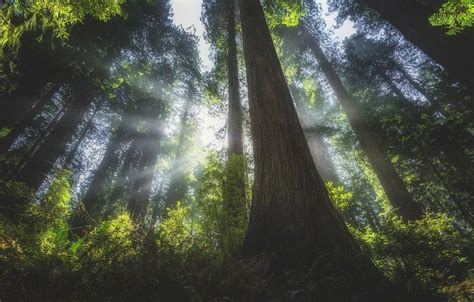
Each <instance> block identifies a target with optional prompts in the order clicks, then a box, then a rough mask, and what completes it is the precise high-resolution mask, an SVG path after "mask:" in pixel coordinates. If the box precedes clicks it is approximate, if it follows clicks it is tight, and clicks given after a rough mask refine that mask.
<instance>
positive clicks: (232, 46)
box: [223, 0, 247, 257]
mask: <svg viewBox="0 0 474 302" xmlns="http://www.w3.org/2000/svg"><path fill="white" fill-rule="evenodd" d="M226 1H227V51H228V53H227V75H228V85H229V90H228V94H229V112H228V116H229V117H228V122H227V123H228V125H227V136H228V138H227V139H228V147H227V163H226V167H225V181H224V187H223V197H224V211H225V217H226V219H225V222H224V224H223V233H224V235H223V238H224V251H225V253H226V257H229V256H231V255H233V254H236V253H237V252H239V251H240V249H241V244H242V240H243V236H244V232H245V225H246V223H247V218H246V216H247V208H246V196H245V160H244V151H243V129H242V108H241V103H240V92H239V86H240V85H239V70H238V61H237V60H238V59H237V42H236V40H235V39H236V29H235V0H226Z"/></svg>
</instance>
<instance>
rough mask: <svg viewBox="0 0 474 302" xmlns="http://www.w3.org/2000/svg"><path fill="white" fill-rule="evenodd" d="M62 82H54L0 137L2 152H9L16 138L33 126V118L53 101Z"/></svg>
mask: <svg viewBox="0 0 474 302" xmlns="http://www.w3.org/2000/svg"><path fill="white" fill-rule="evenodd" d="M61 85H62V83H59V82H58V83H54V84H53V86H52V87H51V88H50V89H49V90H48V91H47V92H46V93H45V94H44V95H42V96H40V99H39V101H37V102H36V103H35V104H34V105H33V107H32V108H31V109H30V110H29V111H28V112H26V113H25V114H24V115H23V116H22V117H21V118H20V120H19V121H18V122H17V123H16V124H15V125H14V126H13V127H12V129H11V131H10V132H9V133H8V135H7V136H5V137H4V138H2V139H0V154H4V153H7V151H8V149H9V148H10V146H11V145H12V144H13V142H14V141H15V139H16V138H17V137H18V136H19V135H20V134H21V133H22V132H23V131H24V130H25V128H26V127H29V126H31V123H32V122H33V119H34V118H35V117H36V116H37V115H38V114H40V113H41V112H42V111H43V109H44V107H45V106H46V104H48V102H50V101H51V98H52V97H53V95H54V94H55V93H56V91H57V90H58V89H59V88H60V87H61Z"/></svg>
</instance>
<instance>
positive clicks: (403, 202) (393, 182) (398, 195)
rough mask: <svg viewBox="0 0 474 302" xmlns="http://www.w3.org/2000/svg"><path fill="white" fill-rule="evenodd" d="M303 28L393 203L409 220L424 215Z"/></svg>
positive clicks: (313, 51) (311, 38) (338, 79)
mask: <svg viewBox="0 0 474 302" xmlns="http://www.w3.org/2000/svg"><path fill="white" fill-rule="evenodd" d="M301 30H302V33H303V38H304V39H305V41H306V43H308V45H309V47H310V48H311V51H312V53H313V55H314V56H315V58H316V60H317V61H318V63H319V66H320V68H321V70H322V71H323V73H324V75H325V76H326V78H327V80H328V82H329V84H330V85H331V87H332V89H333V90H334V93H335V94H336V97H337V99H338V100H339V102H340V103H341V106H342V108H343V109H344V111H345V112H346V115H347V118H348V119H349V122H350V124H351V126H352V128H353V130H354V132H355V134H356V136H357V139H358V140H359V142H360V146H361V148H362V150H363V151H364V153H365V154H366V155H367V158H368V160H369V162H370V164H371V166H372V168H373V169H374V171H375V174H376V175H377V178H378V179H379V181H380V184H381V185H382V187H383V189H384V191H385V194H386V195H387V197H388V200H389V201H390V204H391V205H392V207H393V208H394V210H395V211H396V212H397V213H398V214H399V215H400V216H401V217H402V218H403V219H405V220H415V219H418V218H420V216H421V215H422V214H423V213H422V211H421V209H420V208H419V207H418V205H417V204H416V203H415V201H414V200H413V199H412V197H411V196H410V193H409V192H408V190H407V188H406V186H405V184H404V183H403V180H402V179H401V178H400V176H399V175H398V174H397V171H396V170H395V168H394V167H393V165H392V164H391V163H390V161H389V160H388V159H387V158H386V157H385V155H384V153H383V151H382V149H381V148H380V146H379V144H378V142H377V140H376V139H375V137H374V136H373V135H372V134H371V133H370V130H369V127H368V125H367V124H366V122H365V121H364V120H363V118H362V116H361V115H360V112H359V110H358V108H357V105H356V102H355V100H354V98H353V97H352V96H351V95H350V94H349V93H348V91H347V89H346V88H345V87H344V85H343V84H342V82H341V80H340V78H339V76H338V75H337V74H336V72H335V71H334V68H333V67H332V66H331V64H330V63H329V61H328V59H327V58H326V56H325V55H324V53H323V51H322V50H321V48H320V47H319V45H318V43H317V41H316V40H315V38H314V37H313V36H311V34H310V33H309V32H308V30H307V29H306V28H305V27H304V26H302V27H301Z"/></svg>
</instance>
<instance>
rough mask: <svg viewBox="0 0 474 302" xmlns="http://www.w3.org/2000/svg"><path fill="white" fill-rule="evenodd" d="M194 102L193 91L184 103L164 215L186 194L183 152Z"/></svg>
mask: <svg viewBox="0 0 474 302" xmlns="http://www.w3.org/2000/svg"><path fill="white" fill-rule="evenodd" d="M192 104H193V95H192V93H191V92H189V93H188V100H186V103H185V104H184V111H183V114H182V115H181V121H180V133H179V138H178V145H177V149H176V156H175V160H174V161H175V162H174V164H173V170H172V172H171V173H172V174H171V179H170V184H169V187H168V191H167V192H166V198H165V207H164V209H165V212H164V213H162V215H161V216H162V217H166V216H167V213H166V212H167V211H166V209H167V208H173V207H174V206H175V205H176V202H178V201H181V200H182V199H183V198H184V197H185V195H186V181H185V179H184V172H185V171H184V168H185V167H183V153H184V150H185V140H186V131H187V122H188V118H189V113H190V110H191V106H192Z"/></svg>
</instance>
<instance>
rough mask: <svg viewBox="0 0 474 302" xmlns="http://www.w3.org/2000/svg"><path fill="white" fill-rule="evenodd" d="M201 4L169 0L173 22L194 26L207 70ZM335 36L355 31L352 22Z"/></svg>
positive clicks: (331, 19)
mask: <svg viewBox="0 0 474 302" xmlns="http://www.w3.org/2000/svg"><path fill="white" fill-rule="evenodd" d="M316 1H317V2H318V3H320V4H321V7H322V10H323V18H324V20H325V21H326V24H327V26H328V29H334V26H335V24H336V21H335V18H336V13H332V14H329V13H328V5H327V0H316ZM201 5H202V0H171V6H172V8H173V13H174V17H173V20H174V23H175V24H177V25H182V26H183V27H184V28H188V27H194V29H195V30H196V35H197V36H198V37H199V38H200V41H199V52H200V55H201V60H202V62H203V67H204V70H205V71H209V70H210V69H211V67H212V62H211V61H210V60H209V54H210V50H209V45H208V44H207V43H206V41H205V40H204V37H203V34H204V25H203V24H202V22H201ZM334 33H335V36H336V37H337V38H338V39H339V40H340V41H341V40H343V39H344V38H345V37H348V36H350V35H352V34H353V33H355V30H354V27H353V24H352V22H350V21H346V22H344V24H343V25H342V26H341V27H340V28H337V29H334Z"/></svg>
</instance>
